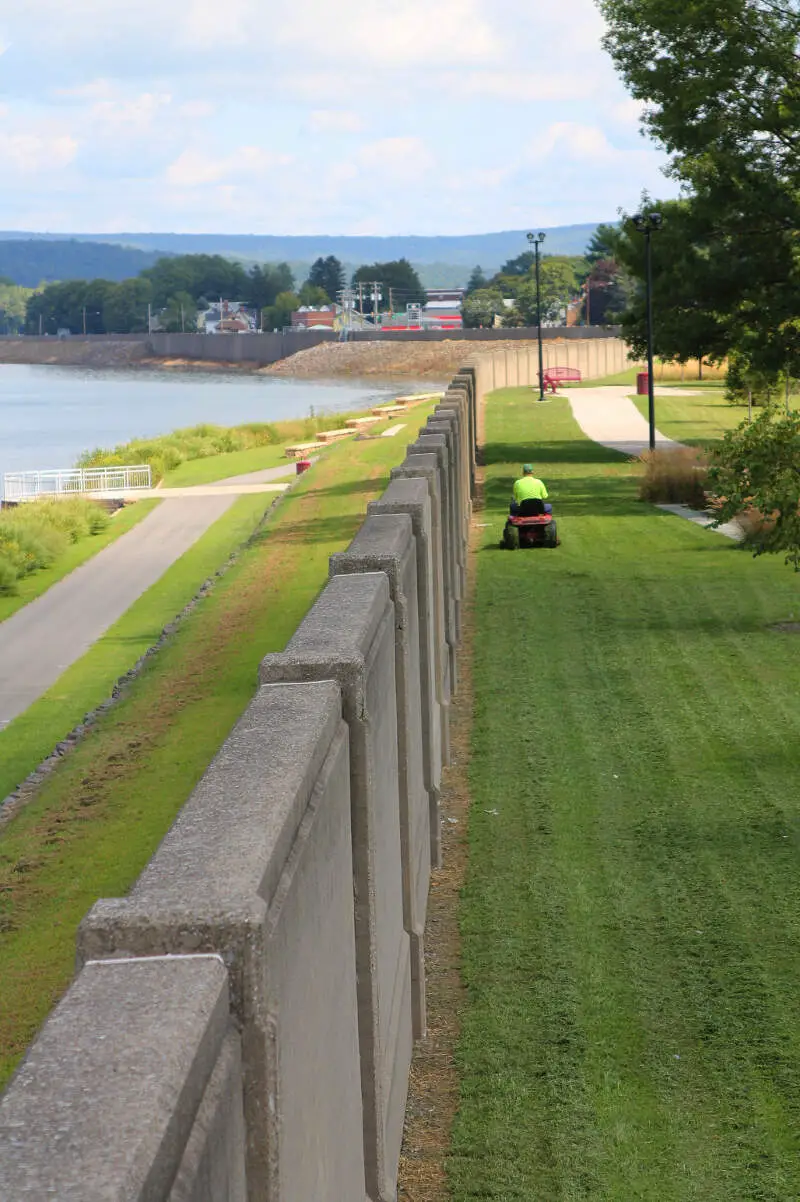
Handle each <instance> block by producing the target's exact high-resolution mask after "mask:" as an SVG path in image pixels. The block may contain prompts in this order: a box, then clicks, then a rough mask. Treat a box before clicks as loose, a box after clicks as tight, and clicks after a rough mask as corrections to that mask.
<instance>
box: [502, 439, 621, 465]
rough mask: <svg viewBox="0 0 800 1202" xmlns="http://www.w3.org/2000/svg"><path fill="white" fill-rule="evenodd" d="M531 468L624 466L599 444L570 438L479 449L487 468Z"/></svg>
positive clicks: (613, 452)
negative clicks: (527, 465)
mask: <svg viewBox="0 0 800 1202" xmlns="http://www.w3.org/2000/svg"><path fill="white" fill-rule="evenodd" d="M528 461H530V462H531V463H533V464H534V465H535V466H536V465H538V464H540V463H559V464H569V463H597V464H603V463H608V464H612V463H613V464H616V465H617V466H619V465H620V464H621V463H625V461H626V456H624V455H621V454H620V453H619V451H612V450H609V448H608V447H603V446H601V445H600V443H599V442H590V441H589V439H588V438H586V439H581V438H571V439H569V440H565V441H563V442H540V443H534V442H530V443H528V444H525V443H523V442H487V443H486V444H485V446H484V448H483V462H484V463H485V465H486V466H487V467H491V465H492V464H494V463H520V464H521V463H525V462H528Z"/></svg>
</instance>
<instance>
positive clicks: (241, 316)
mask: <svg viewBox="0 0 800 1202" xmlns="http://www.w3.org/2000/svg"><path fill="white" fill-rule="evenodd" d="M197 325H198V329H200V330H202V331H204V333H206V334H252V333H254V332H255V330H257V329H258V318H257V316H256V314H255V313H253V312H251V310H249V309H248V308H247V305H246V304H245V303H244V301H226V300H223V301H222V304H221V306H220V305H219V304H216V305H211V307H210V308H208V309H206V310H205V312H204V313H200V314H199V315H198V318H197Z"/></svg>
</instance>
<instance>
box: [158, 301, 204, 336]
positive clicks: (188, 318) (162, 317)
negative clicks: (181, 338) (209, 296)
mask: <svg viewBox="0 0 800 1202" xmlns="http://www.w3.org/2000/svg"><path fill="white" fill-rule="evenodd" d="M158 323H159V325H160V326H161V328H162V330H166V331H167V333H168V334H181V333H194V332H196V330H197V304H196V303H195V300H194V297H192V296H190V295H189V293H188V292H176V293H175V295H174V296H171V297H170V298H169V300H168V302H167V305H166V307H165V308H164V309H162V310H161V312H160V313H159V315H158Z"/></svg>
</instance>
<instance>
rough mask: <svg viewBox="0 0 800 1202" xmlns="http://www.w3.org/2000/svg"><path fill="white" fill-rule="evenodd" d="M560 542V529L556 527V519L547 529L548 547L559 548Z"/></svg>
mask: <svg viewBox="0 0 800 1202" xmlns="http://www.w3.org/2000/svg"><path fill="white" fill-rule="evenodd" d="M559 541H560V540H559V537H558V527H557V526H556V523H555V519H554V520H553V521H552V522H550V523H549V524H548V527H547V546H548V547H557V546H558V544H559Z"/></svg>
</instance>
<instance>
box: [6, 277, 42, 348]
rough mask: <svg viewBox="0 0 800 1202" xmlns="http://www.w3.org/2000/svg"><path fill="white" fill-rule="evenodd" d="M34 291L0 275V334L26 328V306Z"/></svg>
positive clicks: (12, 332) (18, 332)
mask: <svg viewBox="0 0 800 1202" xmlns="http://www.w3.org/2000/svg"><path fill="white" fill-rule="evenodd" d="M34 292H35V289H33V288H23V287H22V286H21V285H19V284H15V283H14V282H13V281H12V280H9V279H8V278H7V277H0V334H20V333H21V332H22V331H23V330H24V328H25V313H26V306H27V304H28V301H29V300H30V298H31V297H32V296H33V295H34Z"/></svg>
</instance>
